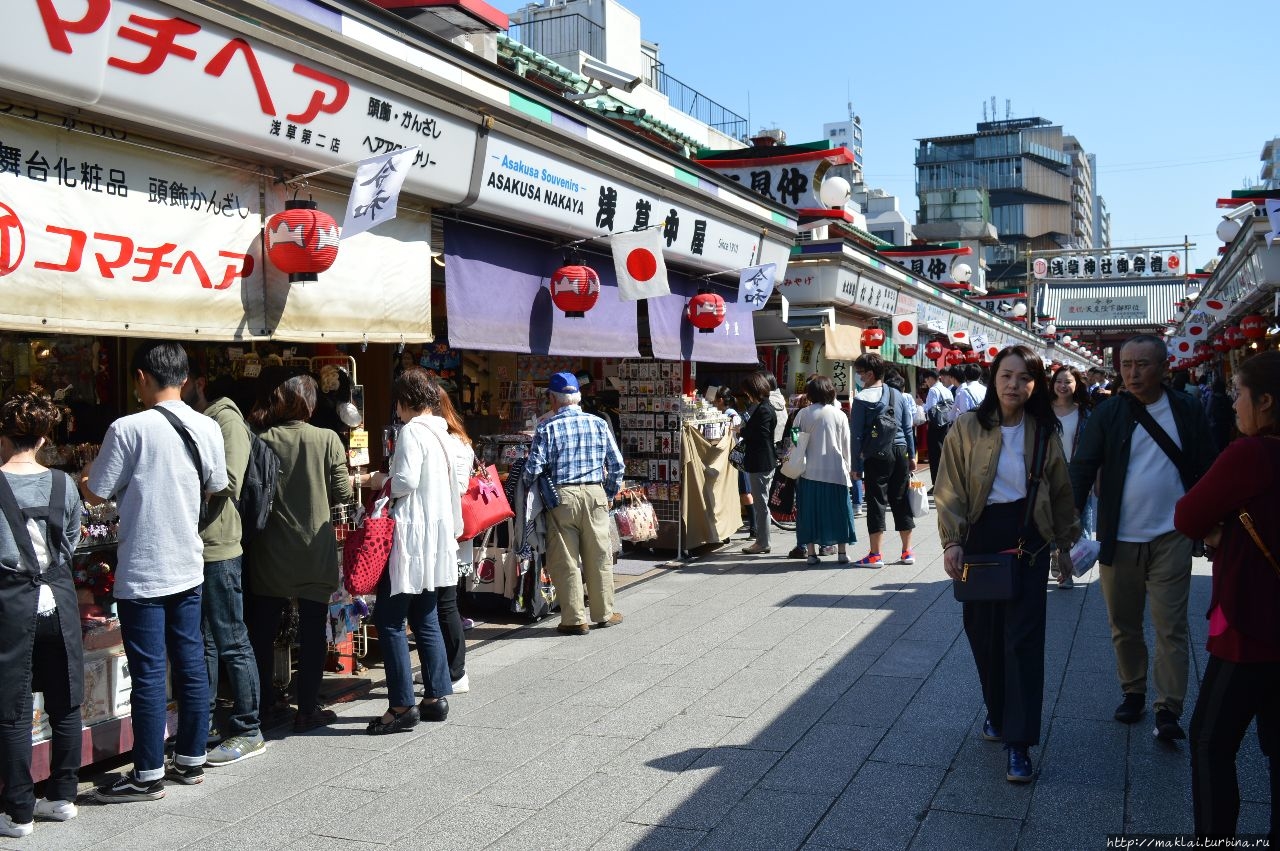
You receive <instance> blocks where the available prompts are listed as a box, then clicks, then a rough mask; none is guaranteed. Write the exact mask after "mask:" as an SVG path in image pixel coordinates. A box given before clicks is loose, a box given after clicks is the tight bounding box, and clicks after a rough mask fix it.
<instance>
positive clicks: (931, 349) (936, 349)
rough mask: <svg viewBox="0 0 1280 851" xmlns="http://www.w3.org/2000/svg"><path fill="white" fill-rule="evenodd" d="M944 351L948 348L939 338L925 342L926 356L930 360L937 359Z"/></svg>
mask: <svg viewBox="0 0 1280 851" xmlns="http://www.w3.org/2000/svg"><path fill="white" fill-rule="evenodd" d="M944 351H946V350H945V349H944V348H943V347H942V343H940V342H938V341H937V340H930V341H929V342H928V343H925V346H924V356H925V357H927V358H928V359H929V360H937V359H938V358H940V357H942V354H943V352H944Z"/></svg>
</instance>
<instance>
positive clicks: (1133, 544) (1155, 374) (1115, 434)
mask: <svg viewBox="0 0 1280 851" xmlns="http://www.w3.org/2000/svg"><path fill="white" fill-rule="evenodd" d="M1166 358H1167V353H1166V350H1165V345H1164V341H1163V340H1161V339H1160V338H1159V337H1155V336H1152V335H1149V334H1143V335H1139V336H1137V337H1134V338H1133V339H1131V340H1129V341H1128V342H1127V343H1125V344H1124V347H1123V348H1121V350H1120V373H1121V376H1122V377H1123V378H1124V385H1125V390H1126V391H1127V392H1125V393H1120V394H1117V395H1115V396H1112V397H1111V398H1108V399H1105V400H1104V401H1103V402H1102V403H1101V404H1100V405H1098V407H1096V408H1095V409H1094V411H1093V413H1092V414H1091V415H1090V417H1089V421H1088V423H1087V424H1086V425H1085V428H1084V432H1083V433H1082V434H1081V435H1080V442H1079V444H1078V445H1077V446H1076V448H1075V452H1074V454H1073V455H1072V457H1071V486H1072V490H1073V491H1074V492H1075V500H1076V509H1077V510H1083V509H1084V506H1085V502H1086V501H1087V500H1088V498H1089V493H1090V491H1091V490H1092V488H1093V486H1094V481H1095V479H1096V478H1097V476H1098V473H1099V471H1101V473H1102V481H1101V488H1100V490H1099V493H1100V496H1099V499H1098V542H1099V544H1100V545H1101V552H1100V553H1099V555H1098V562H1099V565H1100V566H1099V581H1100V583H1101V585H1102V595H1103V597H1104V598H1105V599H1106V602H1107V615H1108V617H1109V619H1110V621H1111V641H1112V645H1113V647H1114V650H1115V655H1116V669H1117V672H1118V674H1119V678H1120V688H1121V691H1122V692H1123V693H1124V698H1123V700H1122V701H1121V703H1120V705H1119V706H1118V707H1116V711H1115V718H1116V720H1117V721H1120V722H1122V723H1125V724H1132V723H1134V722H1136V721H1137V720H1138V719H1139V718H1141V717H1142V714H1143V711H1144V708H1145V705H1146V691H1147V644H1146V639H1145V637H1144V634H1143V616H1144V610H1145V608H1146V603H1147V599H1148V598H1150V601H1151V620H1152V623H1153V625H1154V626H1155V633H1156V652H1155V671H1154V681H1155V687H1156V692H1157V695H1156V699H1155V701H1154V703H1153V707H1154V709H1155V715H1156V726H1155V731H1154V732H1155V735H1156V737H1157V738H1159V739H1162V740H1164V741H1173V740H1175V739H1183V738H1186V734H1185V733H1184V732H1183V730H1182V727H1181V726H1180V725H1179V723H1178V718H1179V716H1180V715H1181V713H1182V704H1183V700H1184V698H1185V697H1186V691H1187V672H1188V660H1189V647H1188V643H1187V599H1188V596H1189V594H1190V590H1191V549H1192V542H1191V541H1190V540H1188V539H1187V538H1185V537H1184V536H1183V535H1182V534H1181V533H1179V532H1178V531H1177V530H1175V529H1174V526H1173V508H1174V504H1175V503H1176V502H1177V501H1178V498H1179V497H1181V496H1182V495H1183V494H1184V493H1186V491H1187V490H1188V489H1190V488H1191V486H1192V485H1194V484H1195V483H1196V481H1197V480H1199V478H1200V476H1202V475H1204V472H1205V471H1206V470H1208V469H1209V467H1210V466H1211V465H1212V464H1213V458H1214V455H1215V454H1216V452H1215V449H1214V443H1213V439H1212V438H1211V437H1210V433H1209V422H1208V419H1207V418H1206V417H1205V415H1204V410H1203V409H1202V408H1201V407H1200V405H1198V404H1196V402H1195V400H1194V399H1192V398H1191V397H1190V396H1188V395H1187V394H1185V393H1177V392H1174V391H1172V390H1169V389H1168V388H1166V387H1165V386H1164V383H1163V380H1164V376H1165V370H1166V367H1167V364H1168V361H1167V359H1166ZM1175 459H1176V460H1175Z"/></svg>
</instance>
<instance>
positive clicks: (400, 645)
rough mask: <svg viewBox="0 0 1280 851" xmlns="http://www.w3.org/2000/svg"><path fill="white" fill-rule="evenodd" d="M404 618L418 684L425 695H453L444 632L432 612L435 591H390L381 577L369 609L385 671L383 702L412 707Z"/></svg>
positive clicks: (434, 607) (387, 583)
mask: <svg viewBox="0 0 1280 851" xmlns="http://www.w3.org/2000/svg"><path fill="white" fill-rule="evenodd" d="M405 618H408V620H409V629H411V630H412V631H413V639H414V642H415V643H416V644H417V645H418V661H419V662H421V664H422V684H423V690H424V692H425V694H426V696H427V697H429V698H431V697H446V696H448V695H450V694H453V682H452V681H451V680H450V679H449V656H448V654H447V653H446V652H445V649H444V635H443V634H442V633H441V632H440V619H439V617H438V616H437V615H436V592H435V591H423V592H422V593H420V594H392V593H391V583H390V582H389V581H388V580H387V578H386V577H385V576H384V577H383V579H382V582H380V583H378V599H377V602H376V603H375V604H374V608H373V623H374V626H376V627H377V628H378V640H379V642H380V643H381V644H382V662H383V664H384V665H385V666H386V671H387V704H388V705H389V706H391V707H398V706H413V705H414V704H415V703H417V701H416V700H414V697H413V669H412V668H411V667H410V663H409V639H408V637H407V636H406V634H405Z"/></svg>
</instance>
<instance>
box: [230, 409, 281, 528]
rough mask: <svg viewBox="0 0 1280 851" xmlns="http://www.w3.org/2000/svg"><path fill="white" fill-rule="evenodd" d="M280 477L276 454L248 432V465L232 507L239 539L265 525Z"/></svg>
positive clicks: (265, 526)
mask: <svg viewBox="0 0 1280 851" xmlns="http://www.w3.org/2000/svg"><path fill="white" fill-rule="evenodd" d="M279 480H280V456H278V455H276V453H275V452H274V451H273V450H272V449H271V447H270V446H268V445H267V444H266V441H264V440H263V439H262V438H260V437H258V436H257V435H256V434H254V433H253V432H252V431H250V432H249V465H248V466H247V467H246V468H245V471H244V482H243V483H242V484H241V486H240V499H239V500H238V501H237V502H236V510H237V511H239V512H240V526H241V532H240V540H241V541H242V542H245V541H248V540H250V539H251V538H253V536H254V535H256V534H258V533H259V532H261V531H262V530H263V529H265V528H267V518H268V517H270V516H271V506H272V504H273V503H274V502H275V499H276V485H277V483H278V482H279Z"/></svg>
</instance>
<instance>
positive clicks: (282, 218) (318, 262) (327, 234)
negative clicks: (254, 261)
mask: <svg viewBox="0 0 1280 851" xmlns="http://www.w3.org/2000/svg"><path fill="white" fill-rule="evenodd" d="M340 235H341V230H340V229H339V227H338V223H337V222H336V221H334V218H333V216H331V215H329V214H328V213H326V212H324V211H323V210H319V209H316V202H315V201H310V200H299V199H295V200H293V201H286V202H285V205H284V212H283V213H276V214H275V215H274V216H272V217H271V218H269V219H267V231H266V240H267V257H269V258H270V259H271V262H272V263H273V264H275V267H276V268H277V269H279V270H280V271H281V272H288V273H289V283H291V284H292V283H298V282H299V281H314V280H316V276H317V275H319V274H320V273H321V272H324V271H326V270H327V269H328V268H329V267H330V266H332V265H333V261H334V260H337V259H338V239H339V237H340Z"/></svg>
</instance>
